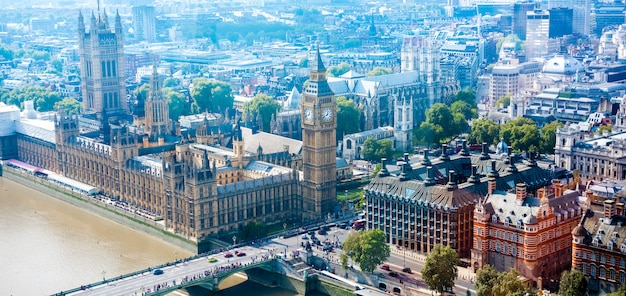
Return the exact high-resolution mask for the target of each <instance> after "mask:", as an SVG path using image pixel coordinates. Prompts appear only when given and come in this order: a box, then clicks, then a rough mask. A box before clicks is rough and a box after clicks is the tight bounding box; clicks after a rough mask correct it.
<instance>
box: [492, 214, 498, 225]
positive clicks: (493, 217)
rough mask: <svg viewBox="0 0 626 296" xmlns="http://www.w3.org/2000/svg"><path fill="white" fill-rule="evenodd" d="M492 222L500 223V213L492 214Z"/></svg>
mask: <svg viewBox="0 0 626 296" xmlns="http://www.w3.org/2000/svg"><path fill="white" fill-rule="evenodd" d="M491 222H493V223H498V215H493V216H491Z"/></svg>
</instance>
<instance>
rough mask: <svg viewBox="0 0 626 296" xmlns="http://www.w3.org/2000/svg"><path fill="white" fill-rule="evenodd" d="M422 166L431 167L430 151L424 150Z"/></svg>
mask: <svg viewBox="0 0 626 296" xmlns="http://www.w3.org/2000/svg"><path fill="white" fill-rule="evenodd" d="M422 165H430V159H428V149H424V159H423V160H422Z"/></svg>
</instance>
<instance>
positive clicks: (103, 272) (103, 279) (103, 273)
mask: <svg viewBox="0 0 626 296" xmlns="http://www.w3.org/2000/svg"><path fill="white" fill-rule="evenodd" d="M106 273H107V272H106V271H104V270H103V271H102V281H106V279H105V278H104V275H105V274H106Z"/></svg>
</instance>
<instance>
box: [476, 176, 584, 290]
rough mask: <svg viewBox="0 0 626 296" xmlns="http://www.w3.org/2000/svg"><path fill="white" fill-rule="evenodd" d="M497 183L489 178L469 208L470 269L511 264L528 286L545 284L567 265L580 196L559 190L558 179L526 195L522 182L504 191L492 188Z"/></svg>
mask: <svg viewBox="0 0 626 296" xmlns="http://www.w3.org/2000/svg"><path fill="white" fill-rule="evenodd" d="M496 182H497V180H496V178H495V177H493V178H490V179H489V185H488V187H489V193H488V194H487V196H486V197H485V198H484V199H483V200H481V201H480V202H478V203H477V204H476V208H475V211H474V247H473V248H472V251H471V258H472V261H471V262H472V263H471V264H472V266H473V268H474V272H476V270H478V269H479V268H481V267H483V266H484V265H487V264H489V265H492V266H494V267H495V268H496V269H497V270H498V271H508V270H510V269H511V268H513V269H515V270H517V271H518V272H519V273H520V275H521V276H523V277H525V278H527V279H528V280H529V281H530V282H531V283H532V285H533V286H537V287H538V288H544V287H547V286H549V283H550V282H553V281H555V280H558V279H559V278H560V276H561V272H562V271H564V270H568V269H570V266H571V263H570V260H571V246H572V244H571V231H572V229H574V227H575V226H576V225H577V224H578V221H580V217H582V214H583V205H582V203H581V202H580V196H581V194H580V193H579V192H578V191H572V190H564V185H563V184H561V182H560V181H559V180H553V181H552V188H551V189H548V188H540V189H538V190H537V194H536V196H530V195H528V193H527V185H526V184H525V183H518V184H516V188H515V190H514V192H513V191H510V192H504V191H496V190H495V188H496V184H495V183H496Z"/></svg>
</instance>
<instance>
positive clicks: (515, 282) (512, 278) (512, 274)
mask: <svg viewBox="0 0 626 296" xmlns="http://www.w3.org/2000/svg"><path fill="white" fill-rule="evenodd" d="M529 292H530V288H529V287H528V286H526V285H525V284H524V283H523V282H522V280H520V278H519V273H518V272H517V270H515V269H511V270H509V272H502V273H500V274H499V275H498V278H497V279H496V281H495V282H494V285H493V287H492V288H491V295H492V296H524V295H526V293H529Z"/></svg>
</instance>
